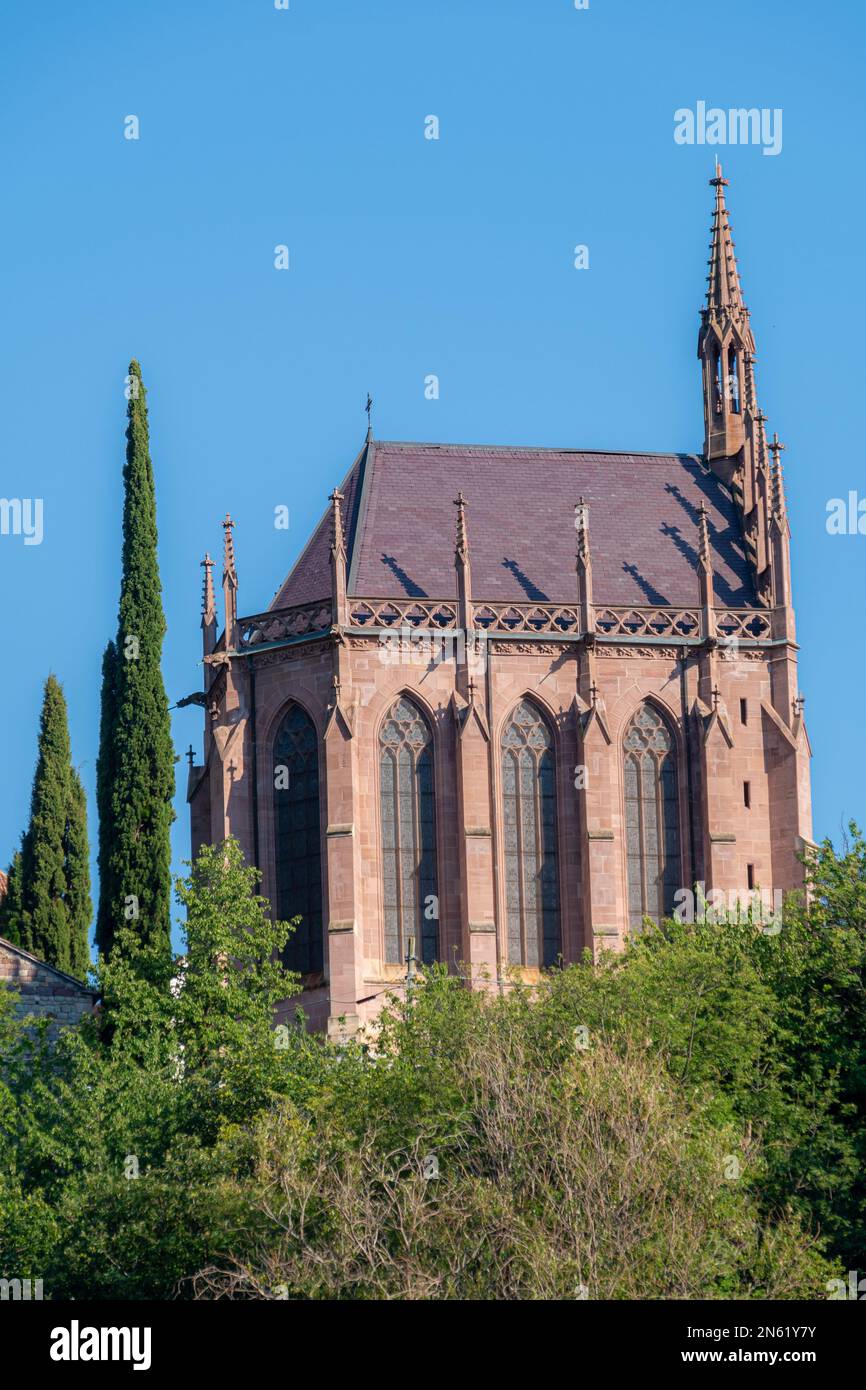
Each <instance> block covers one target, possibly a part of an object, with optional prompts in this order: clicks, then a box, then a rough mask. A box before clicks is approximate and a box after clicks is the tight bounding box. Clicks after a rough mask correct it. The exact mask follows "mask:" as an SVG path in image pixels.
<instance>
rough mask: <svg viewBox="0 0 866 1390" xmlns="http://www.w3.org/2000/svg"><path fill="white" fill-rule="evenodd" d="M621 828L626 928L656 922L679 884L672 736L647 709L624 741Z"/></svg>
mask: <svg viewBox="0 0 866 1390" xmlns="http://www.w3.org/2000/svg"><path fill="white" fill-rule="evenodd" d="M625 825H626V846H627V854H628V916H629V927H630V928H631V930H632V931H639V930H640V927H641V924H642V922H643V919H644V917H652V918H653V919H654V920H655V921H659V920H660V918H662V917H669V916H670V915H671V914H672V912H673V910H674V907H675V900H674V899H675V894H676V892H677V889H678V888H679V887H680V884H681V877H682V873H681V861H680V829H679V795H678V791H677V763H676V751H675V746H674V738H673V735H672V733H671V731H670V729H669V728H668V726H667V724H666V723H665V721H664V719H663V718H662V716H661V714H659V712H658V710H656V709H655V707H654V706H653V705H647V704H645V705H641V706H640V708H639V709H638V710H637V712H636V713H635V715H634V717H633V718H632V721H631V723H630V724H629V726H628V729H627V730H626V735H625Z"/></svg>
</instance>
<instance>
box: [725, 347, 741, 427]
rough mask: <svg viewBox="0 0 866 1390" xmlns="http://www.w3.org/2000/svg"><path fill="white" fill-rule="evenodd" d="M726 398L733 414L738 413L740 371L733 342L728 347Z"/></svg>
mask: <svg viewBox="0 0 866 1390" xmlns="http://www.w3.org/2000/svg"><path fill="white" fill-rule="evenodd" d="M728 400H729V401H730V403H731V410H732V411H733V413H734V414H735V415H739V413H740V371H739V362H738V354H737V349H736V348H735V347H734V345H733V344H731V346H730V347H729V348H728Z"/></svg>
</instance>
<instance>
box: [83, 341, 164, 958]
mask: <svg viewBox="0 0 866 1390" xmlns="http://www.w3.org/2000/svg"><path fill="white" fill-rule="evenodd" d="M128 380H129V404H128V409H127V430H126V463H125V466H124V470H123V483H124V504H123V556H122V575H121V584H120V604H119V608H118V622H117V637H116V640H115V641H114V642H113V643H109V645H108V647H107V648H106V651H105V656H104V659H103V684H102V717H101V723H100V748H99V765H98V770H97V782H98V802H99V815H100V829H99V880H100V892H99V909H98V914H97V925H96V934H97V942H98V944H99V948H100V950H101V951H103V952H104V953H105V954H107V953H108V952H109V951H110V950H111V949H112V947H113V945H114V941H115V937H116V936H117V934H118V932H119V931H120V930H121V929H122V928H123V926H124V924H131V925H132V926H133V927H134V929H135V931H136V932H137V933H138V935H139V936H140V938H141V939H142V940H143V941H151V942H156V943H159V944H161V946H162V947H163V949H164V950H165V951H166V952H167V951H168V949H169V942H170V929H171V904H170V899H171V872H170V865H171V850H170V842H169V832H170V828H171V823H172V819H173V814H174V813H173V810H172V798H173V796H174V789H175V772H174V764H175V756H174V750H173V747H172V742H171V726H170V721H169V715H168V701H167V699H166V694H165V687H164V685H163V680H162V670H161V665H160V663H161V659H162V642H163V637H164V635H165V617H164V614H163V608H162V588H161V584H160V579H159V565H158V560H157V530H156V495H155V489H154V479H153V465H152V463H151V458H150V443H149V436H148V422H147V396H146V392H145V388H144V382H143V381H142V379H141V368H140V366H139V364H138V363H137V362H135V361H133V362H131V363H130V364H129V378H128Z"/></svg>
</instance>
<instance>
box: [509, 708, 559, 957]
mask: <svg viewBox="0 0 866 1390" xmlns="http://www.w3.org/2000/svg"><path fill="white" fill-rule="evenodd" d="M502 799H503V823H504V832H505V834H504V840H505V850H504V852H505V906H506V920H507V925H508V959H509V961H511V962H512V963H513V964H517V965H538V966H549V965H554V964H555V963H556V960H557V957H558V956H559V954H560V949H561V942H560V926H559V880H558V873H557V866H556V760H555V758H554V754H553V738H552V736H551V732H550V729H549V728H548V726H547V723H546V721H545V719H544V718H543V716H542V714H541V713H540V711H539V710H538V709H537V708H536V706H535V705H534V704H533V703H532V702H531V701H530V700H521V702H520V704H519V705H518V706H517V707H516V709H514V711H513V712H512V714H511V718H510V719H509V720H508V723H507V724H506V726H505V730H504V732H503V735H502Z"/></svg>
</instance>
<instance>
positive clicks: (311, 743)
mask: <svg viewBox="0 0 866 1390" xmlns="http://www.w3.org/2000/svg"><path fill="white" fill-rule="evenodd" d="M274 820H275V823H276V880H277V901H276V908H277V916H278V917H279V919H280V920H281V921H286V922H288V921H291V920H292V918H293V917H300V918H301V921H300V923H299V924H298V926H297V928H296V929H295V931H294V932H293V933H292V935H291V936H290V937H289V940H288V943H287V945H286V950H285V953H284V957H283V958H284V960H285V963H286V966H287V968H288V969H289V970H298V971H300V972H301V974H302V975H311V974H316V973H318V972H319V971H320V970H322V968H323V943H322V841H321V825H320V814H319V740H318V738H317V736H316V729H315V725H314V724H313V721H312V720H311V719H310V717H309V715H307V714H305V713H304V711H303V710H302V709H301V707H300V706H299V705H292V706H291V708H290V709H289V710H288V712H287V714H286V716H285V718H284V719H283V722H282V723H281V724H280V727H279V729H278V730H277V736H276V739H275V741H274Z"/></svg>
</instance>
